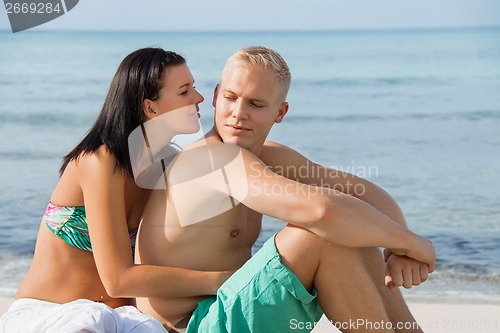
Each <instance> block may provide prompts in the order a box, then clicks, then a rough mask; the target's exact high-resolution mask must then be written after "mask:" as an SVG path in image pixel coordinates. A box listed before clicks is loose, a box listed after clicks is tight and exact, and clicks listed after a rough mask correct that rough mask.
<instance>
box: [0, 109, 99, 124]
mask: <svg viewBox="0 0 500 333" xmlns="http://www.w3.org/2000/svg"><path fill="white" fill-rule="evenodd" d="M94 120H95V114H75V113H62V112H36V113H35V112H2V113H0V124H3V125H6V124H20V125H34V126H37V127H38V126H76V127H80V126H82V127H89V126H90V125H91V124H92V122H93V121H94Z"/></svg>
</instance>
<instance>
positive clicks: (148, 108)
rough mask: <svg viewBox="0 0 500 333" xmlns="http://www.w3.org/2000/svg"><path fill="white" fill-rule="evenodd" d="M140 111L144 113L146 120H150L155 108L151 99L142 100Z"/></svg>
mask: <svg viewBox="0 0 500 333" xmlns="http://www.w3.org/2000/svg"><path fill="white" fill-rule="evenodd" d="M142 113H144V116H145V117H146V120H150V119H153V118H154V117H156V110H155V106H154V103H153V101H152V100H150V99H145V100H144V101H143V102H142Z"/></svg>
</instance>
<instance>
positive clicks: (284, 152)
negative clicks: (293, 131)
mask: <svg viewBox="0 0 500 333" xmlns="http://www.w3.org/2000/svg"><path fill="white" fill-rule="evenodd" d="M259 158H260V159H261V160H262V161H263V162H264V163H265V164H267V165H268V166H270V167H276V166H290V165H301V164H304V163H306V161H308V160H307V158H306V157H304V156H303V155H302V154H300V153H299V152H298V151H296V150H295V149H293V148H290V147H288V146H286V145H284V144H282V143H279V142H274V141H266V142H265V143H264V146H263V147H262V151H261V154H260V155H259Z"/></svg>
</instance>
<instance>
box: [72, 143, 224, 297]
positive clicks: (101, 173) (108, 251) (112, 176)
mask: <svg viewBox="0 0 500 333" xmlns="http://www.w3.org/2000/svg"><path fill="white" fill-rule="evenodd" d="M78 168H79V170H80V179H79V181H80V186H81V188H82V191H83V195H84V202H85V209H86V214H87V221H88V226H89V231H90V238H91V242H92V250H93V255H94V259H95V262H96V266H97V269H98V272H99V276H100V278H101V280H102V282H103V285H104V287H105V288H106V291H107V292H108V294H109V295H110V296H111V297H164V298H168V297H190V296H199V295H213V294H215V293H216V290H217V288H218V287H219V286H220V285H221V284H222V283H223V282H224V281H225V280H226V279H227V278H228V277H229V276H230V272H202V271H192V270H187V269H180V268H173V267H161V266H151V265H136V264H134V262H133V257H132V249H131V246H130V238H129V233H128V226H127V222H126V212H125V199H124V191H125V181H126V176H125V175H124V174H122V173H121V172H120V171H119V170H116V169H115V164H114V160H113V159H112V157H111V156H110V155H109V154H108V153H107V152H106V151H105V149H100V150H99V152H98V153H96V154H89V155H85V156H82V157H80V159H79V160H78Z"/></svg>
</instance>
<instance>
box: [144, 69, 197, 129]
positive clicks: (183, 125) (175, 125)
mask: <svg viewBox="0 0 500 333" xmlns="http://www.w3.org/2000/svg"><path fill="white" fill-rule="evenodd" d="M201 102H203V96H201V95H200V93H198V91H197V90H196V89H195V87H194V79H193V75H192V74H191V72H190V71H189V68H188V66H187V65H185V64H183V65H179V66H173V67H169V68H167V69H166V70H165V72H164V74H163V87H162V88H161V89H160V91H159V92H158V98H157V99H156V100H154V101H150V108H151V109H152V110H153V111H154V113H152V114H151V113H149V114H150V115H152V118H156V117H159V116H161V118H162V123H164V124H166V125H167V126H168V127H169V128H171V129H172V130H173V131H174V132H175V133H176V134H189V133H195V132H197V131H198V130H199V129H200V123H199V118H200V115H199V114H198V111H199V106H198V104H200V103H201Z"/></svg>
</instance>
